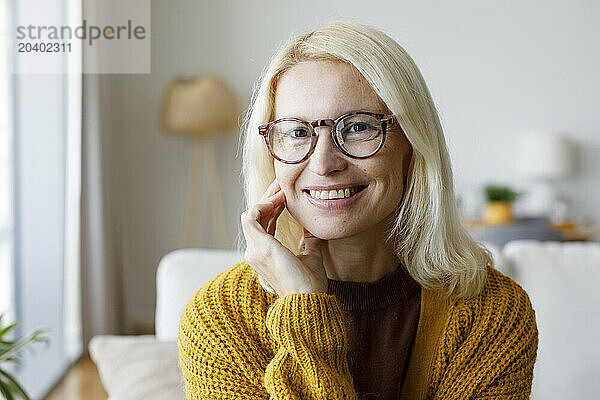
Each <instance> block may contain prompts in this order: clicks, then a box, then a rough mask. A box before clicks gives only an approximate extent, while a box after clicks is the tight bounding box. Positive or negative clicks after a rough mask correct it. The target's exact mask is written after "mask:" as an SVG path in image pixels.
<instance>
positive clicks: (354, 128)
mask: <svg viewBox="0 0 600 400" xmlns="http://www.w3.org/2000/svg"><path fill="white" fill-rule="evenodd" d="M394 120H395V117H394V116H393V115H386V114H377V113H372V112H368V111H353V112H349V113H347V114H344V115H342V116H340V117H338V118H336V119H335V120H332V119H317V120H314V121H311V122H307V121H303V120H301V119H298V118H280V119H277V120H275V121H271V122H268V123H266V124H263V125H260V126H259V127H258V133H259V134H260V135H261V136H263V137H264V138H265V143H266V145H267V148H268V149H269V152H270V153H271V155H272V156H273V157H275V158H276V159H277V160H279V161H281V162H283V163H286V164H298V163H301V162H303V161H305V160H307V159H308V158H309V157H310V156H311V154H312V153H313V151H314V150H315V147H316V145H317V139H318V134H317V133H316V131H315V128H316V127H319V126H329V127H331V128H332V129H331V138H332V139H333V143H335V145H336V146H337V148H338V149H340V151H341V152H342V153H344V154H345V155H347V156H348V157H352V158H368V157H371V156H373V155H375V153H377V152H378V151H379V150H380V149H381V148H382V147H383V142H384V141H385V133H386V127H387V126H389V125H391V124H392V123H393V122H394Z"/></svg>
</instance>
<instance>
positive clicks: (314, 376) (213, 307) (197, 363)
mask: <svg viewBox="0 0 600 400" xmlns="http://www.w3.org/2000/svg"><path fill="white" fill-rule="evenodd" d="M257 286H258V285H256V284H255V283H253V282H251V281H249V280H248V279H247V278H246V276H245V275H244V274H242V269H241V268H237V267H236V268H233V269H232V270H231V271H229V273H227V274H223V275H221V276H220V277H218V278H216V279H214V280H213V281H211V282H209V283H208V284H207V285H205V286H204V287H202V288H201V289H200V290H199V291H198V292H197V293H196V294H195V295H194V297H193V298H192V299H191V300H190V301H189V302H188V304H187V306H186V307H185V309H184V311H183V313H182V315H181V316H180V322H179V332H178V337H177V342H178V349H179V366H180V368H181V371H182V375H183V380H184V383H185V392H186V397H187V398H188V399H240V398H242V399H271V400H275V399H354V398H357V396H356V393H355V391H354V385H353V381H352V376H351V374H350V371H349V367H348V365H347V359H346V354H347V353H346V352H347V339H346V332H345V324H344V319H343V315H342V313H341V309H340V307H339V303H338V300H337V298H336V297H335V296H331V295H327V294H321V293H319V294H317V293H303V294H300V293H298V294H292V295H288V296H284V297H276V296H275V295H273V297H269V299H268V300H265V299H266V297H264V296H262V295H261V294H259V293H260V291H262V289H260V288H259V287H257Z"/></svg>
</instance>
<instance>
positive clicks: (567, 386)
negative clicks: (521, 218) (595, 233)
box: [503, 240, 600, 400]
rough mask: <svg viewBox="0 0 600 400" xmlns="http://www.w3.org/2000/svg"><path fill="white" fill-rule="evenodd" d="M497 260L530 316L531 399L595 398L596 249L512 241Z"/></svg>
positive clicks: (598, 361)
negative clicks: (526, 301) (534, 344)
mask: <svg viewBox="0 0 600 400" xmlns="http://www.w3.org/2000/svg"><path fill="white" fill-rule="evenodd" d="M503 255H504V257H505V258H507V259H509V260H510V262H511V264H512V278H513V279H514V280H515V281H516V282H517V283H519V284H520V285H521V286H522V287H523V289H525V291H526V292H527V293H528V295H529V298H530V299H531V303H532V305H533V309H534V310H535V313H536V321H537V326H538V330H539V345H538V356H537V361H536V363H535V369H534V378H533V388H532V398H533V399H536V400H537V399H543V400H546V399H548V400H552V399H596V398H598V397H597V396H598V377H599V376H600V346H598V340H597V339H598V332H600V312H598V307H599V306H600V292H599V291H598V288H600V244H598V243H564V242H563V243H561V242H539V241H535V240H527V241H525V240H523V241H513V242H509V243H507V244H506V246H505V247H504V250H503Z"/></svg>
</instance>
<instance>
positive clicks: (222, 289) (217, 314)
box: [182, 261, 268, 322]
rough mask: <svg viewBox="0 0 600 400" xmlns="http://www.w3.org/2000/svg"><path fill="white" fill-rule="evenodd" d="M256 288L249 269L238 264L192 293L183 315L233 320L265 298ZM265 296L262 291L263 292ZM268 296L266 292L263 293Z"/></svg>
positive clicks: (260, 288)
mask: <svg viewBox="0 0 600 400" xmlns="http://www.w3.org/2000/svg"><path fill="white" fill-rule="evenodd" d="M263 292H264V289H262V287H261V286H260V285H259V283H258V281H257V278H256V276H254V275H253V270H252V267H250V266H249V265H248V264H247V263H246V262H245V261H240V262H239V263H237V264H234V265H232V266H231V267H229V268H227V269H226V270H225V271H223V272H221V273H220V274H218V275H217V276H215V277H214V278H212V279H211V280H210V281H208V282H207V283H206V284H204V285H203V286H202V287H201V288H200V289H198V290H197V291H196V293H194V295H193V296H192V298H191V299H190V300H189V301H188V303H187V305H186V307H185V309H184V313H183V315H182V317H183V316H184V315H188V316H190V317H193V318H194V319H195V318H205V319H209V320H210V321H213V322H214V321H218V320H221V319H223V318H226V317H228V316H229V317H230V318H235V316H233V315H229V314H230V313H232V312H233V313H235V314H236V315H239V314H240V312H242V311H248V310H247V308H252V307H253V306H255V305H257V301H258V303H260V300H261V299H262V298H263V297H268V296H266V295H265V294H264V293H263ZM265 293H266V292H265ZM267 294H268V293H267Z"/></svg>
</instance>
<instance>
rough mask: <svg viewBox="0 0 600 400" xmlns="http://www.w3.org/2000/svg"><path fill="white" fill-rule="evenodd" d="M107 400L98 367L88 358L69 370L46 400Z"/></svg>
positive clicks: (84, 358) (81, 359)
mask: <svg viewBox="0 0 600 400" xmlns="http://www.w3.org/2000/svg"><path fill="white" fill-rule="evenodd" d="M83 399H85V400H107V399H108V394H107V393H106V392H105V391H104V387H102V383H101V382H100V376H99V375H98V370H97V369H96V365H95V364H94V362H93V361H92V360H90V358H89V357H88V356H84V357H82V358H80V359H79V360H78V361H77V362H76V363H75V364H74V365H73V367H71V369H69V371H68V372H67V374H66V375H65V376H64V377H63V378H62V379H61V380H60V382H58V384H57V385H56V386H55V387H54V389H52V391H51V392H50V393H49V394H48V395H47V396H46V397H44V400H83Z"/></svg>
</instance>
